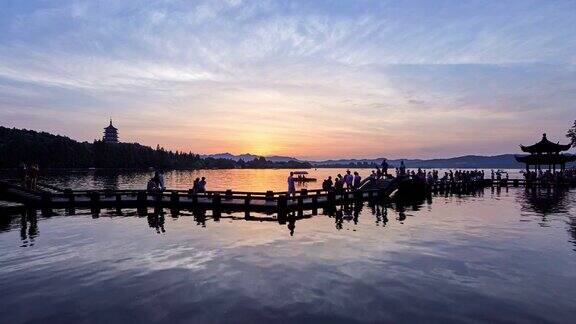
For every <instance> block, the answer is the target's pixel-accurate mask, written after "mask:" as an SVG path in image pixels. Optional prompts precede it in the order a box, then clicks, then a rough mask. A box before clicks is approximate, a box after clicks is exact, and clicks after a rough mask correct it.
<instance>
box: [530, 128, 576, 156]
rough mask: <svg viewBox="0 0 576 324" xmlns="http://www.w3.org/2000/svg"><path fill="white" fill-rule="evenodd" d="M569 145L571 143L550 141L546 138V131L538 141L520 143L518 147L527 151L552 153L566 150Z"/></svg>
mask: <svg viewBox="0 0 576 324" xmlns="http://www.w3.org/2000/svg"><path fill="white" fill-rule="evenodd" d="M571 146H572V145H571V144H559V143H553V142H550V141H549V140H548V139H547V138H546V133H544V134H542V139H541V140H540V142H538V143H536V144H534V145H530V146H524V145H520V148H521V149H522V151H523V152H527V153H552V152H555V153H556V152H562V151H567V150H569V149H570V147H571Z"/></svg>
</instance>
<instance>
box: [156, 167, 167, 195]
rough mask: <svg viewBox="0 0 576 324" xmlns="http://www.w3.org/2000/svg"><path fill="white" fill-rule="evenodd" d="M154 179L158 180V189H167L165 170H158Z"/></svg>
mask: <svg viewBox="0 0 576 324" xmlns="http://www.w3.org/2000/svg"><path fill="white" fill-rule="evenodd" d="M154 179H155V180H156V184H157V185H158V189H160V190H162V191H164V190H166V187H165V186H164V171H162V170H156V173H155V174H154Z"/></svg>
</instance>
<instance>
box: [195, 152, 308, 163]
mask: <svg viewBox="0 0 576 324" xmlns="http://www.w3.org/2000/svg"><path fill="white" fill-rule="evenodd" d="M200 157H202V158H207V157H211V158H214V159H227V160H234V161H238V160H244V162H248V161H252V160H254V159H257V158H259V157H260V155H254V154H249V153H246V154H240V155H233V154H230V153H219V154H207V155H200ZM265 158H266V160H267V161H272V162H290V161H299V160H298V159H297V158H294V157H288V156H277V155H271V156H265ZM301 162H302V161H301Z"/></svg>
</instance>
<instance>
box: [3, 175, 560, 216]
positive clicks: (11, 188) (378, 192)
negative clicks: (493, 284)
mask: <svg viewBox="0 0 576 324" xmlns="http://www.w3.org/2000/svg"><path fill="white" fill-rule="evenodd" d="M374 184H375V183H373V184H372V185H371V186H363V187H361V188H360V189H357V190H350V189H346V190H332V191H324V190H306V189H302V190H300V191H297V192H296V193H295V194H294V195H289V194H288V192H273V191H266V192H246V191H233V190H225V191H207V192H204V193H194V192H193V191H192V190H167V191H162V192H147V191H145V190H70V189H61V188H57V187H53V186H49V185H46V184H39V189H38V190H35V191H32V190H29V189H26V188H24V187H22V186H20V185H19V184H18V183H15V182H13V181H0V199H2V200H3V201H4V202H3V203H0V212H3V211H4V212H7V211H17V210H21V209H22V208H33V209H38V210H43V211H44V210H45V211H48V212H49V211H50V210H52V209H76V208H79V209H82V208H84V209H91V210H93V211H94V212H99V210H100V209H106V208H116V209H124V208H134V209H138V210H141V211H144V210H146V209H147V208H157V209H161V208H167V209H171V210H194V209H201V210H212V211H213V213H215V214H219V213H221V212H228V211H244V212H247V213H249V212H259V213H266V214H278V215H279V216H282V215H286V214H288V213H291V212H294V211H299V212H301V211H303V210H312V211H315V210H318V209H319V208H324V209H326V208H331V207H334V206H338V205H346V204H351V203H355V202H364V201H386V200H389V199H391V198H392V197H395V198H401V199H403V200H410V199H413V198H414V199H424V198H426V197H430V196H432V195H434V194H445V193H451V194H466V193H470V192H473V191H477V190H480V189H483V188H486V187H494V186H499V187H505V186H506V187H508V186H511V187H518V186H526V187H529V186H544V185H545V184H544V183H527V182H526V181H525V180H523V179H501V180H492V179H482V180H473V181H452V182H443V181H438V182H435V183H433V184H426V183H424V182H421V181H419V180H415V179H411V178H409V177H405V178H400V179H398V178H393V179H386V180H378V182H377V183H376V184H377V185H376V186H375V185H374ZM556 185H559V184H556ZM565 185H567V186H568V185H570V184H565ZM9 204H10V206H9Z"/></svg>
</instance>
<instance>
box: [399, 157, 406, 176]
mask: <svg viewBox="0 0 576 324" xmlns="http://www.w3.org/2000/svg"><path fill="white" fill-rule="evenodd" d="M405 174H406V165H404V160H402V161H400V175H401V176H403V175H405Z"/></svg>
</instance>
